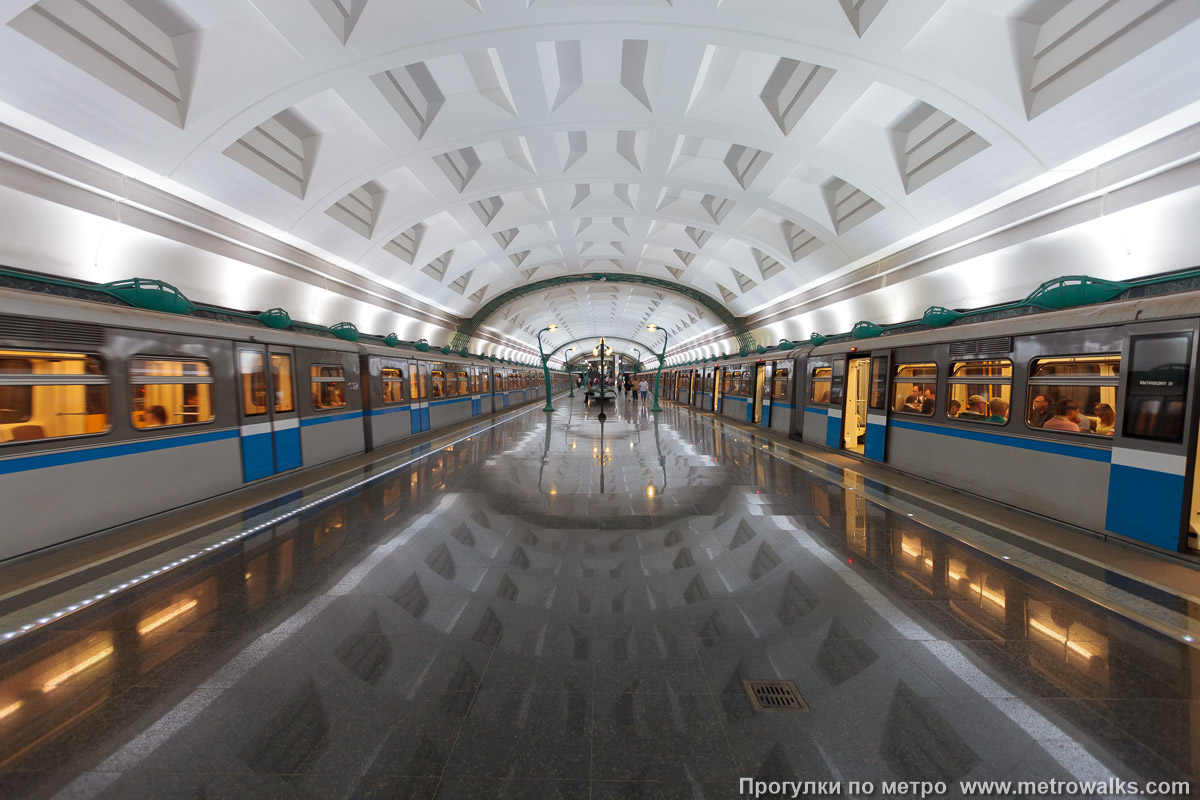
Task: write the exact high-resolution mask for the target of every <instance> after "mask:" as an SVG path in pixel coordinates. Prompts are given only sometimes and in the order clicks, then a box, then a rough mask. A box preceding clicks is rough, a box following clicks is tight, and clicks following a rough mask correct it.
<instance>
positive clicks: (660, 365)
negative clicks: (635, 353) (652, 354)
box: [646, 322, 668, 411]
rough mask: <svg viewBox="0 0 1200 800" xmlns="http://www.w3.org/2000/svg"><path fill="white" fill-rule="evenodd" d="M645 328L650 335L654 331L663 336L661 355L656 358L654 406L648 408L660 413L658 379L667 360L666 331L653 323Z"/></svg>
mask: <svg viewBox="0 0 1200 800" xmlns="http://www.w3.org/2000/svg"><path fill="white" fill-rule="evenodd" d="M646 327H647V328H649V329H650V332H651V333H654V332H655V331H662V335H663V349H662V355H660V356H659V357H658V372H656V373H654V405H652V406H650V410H651V411H662V409H661V408H659V407H658V378H659V376H660V375H662V368H663V364H664V363H666V360H667V338H668V336H667V330H666V328H660V327H658V326H657V325H655V324H654V323H653V322H651V323H650V324H649V325H647V326H646Z"/></svg>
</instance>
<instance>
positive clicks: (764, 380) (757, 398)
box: [750, 363, 771, 428]
mask: <svg viewBox="0 0 1200 800" xmlns="http://www.w3.org/2000/svg"><path fill="white" fill-rule="evenodd" d="M770 371H771V365H770V364H762V363H759V364H755V365H754V413H753V416H752V417H751V419H750V421H751V422H752V423H754V424H755V425H761V426H763V427H764V428H769V427H770V426H771V398H770V393H769V392H766V391H765V389H766V388H768V387H770V385H771V377H770V374H769V373H770Z"/></svg>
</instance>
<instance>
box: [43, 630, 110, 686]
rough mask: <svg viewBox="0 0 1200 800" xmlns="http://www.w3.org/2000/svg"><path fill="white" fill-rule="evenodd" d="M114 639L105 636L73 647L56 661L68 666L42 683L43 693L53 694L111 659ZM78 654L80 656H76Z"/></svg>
mask: <svg viewBox="0 0 1200 800" xmlns="http://www.w3.org/2000/svg"><path fill="white" fill-rule="evenodd" d="M113 652H114V650H113V644H112V637H111V636H105V637H99V638H98V639H92V640H89V641H87V642H85V643H84V644H82V645H78V646H76V647H73V648H71V649H69V650H67V651H65V652H64V653H63V655H62V656H60V657H59V658H57V659H54V660H55V661H58V662H61V663H65V664H67V665H68V666H67V667H66V669H63V670H61V671H59V672H56V673H55V674H54V675H52V676H50V677H49V678H47V679H46V680H45V681H44V682H43V683H42V691H43V692H45V693H47V694H48V693H50V692H53V691H54V690H55V689H57V688H58V687H59V686H61V685H62V684H64V683H66V682H67V681H69V680H70V679H71V678H74V677H75V676H76V675H79V674H80V673H83V672H85V671H87V670H89V669H91V668H92V667H94V666H96V665H97V664H99V663H101V662H102V661H105V660H106V659H108V658H110V657H111V656H112V654H113ZM75 653H78V655H75Z"/></svg>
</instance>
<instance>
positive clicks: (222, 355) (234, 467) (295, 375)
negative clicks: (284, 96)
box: [0, 290, 569, 558]
mask: <svg viewBox="0 0 1200 800" xmlns="http://www.w3.org/2000/svg"><path fill="white" fill-rule="evenodd" d="M0 307H3V309H4V313H2V314H0V497H4V498H9V499H12V498H20V511H19V513H18V515H17V516H18V520H13V519H12V518H11V517H10V520H9V521H10V522H13V523H16V524H9V525H7V526H6V529H5V532H4V535H3V537H0V558H7V557H10V556H16V555H21V554H24V553H28V552H32V551H34V550H38V549H40V548H43V547H48V546H51V545H55V544H58V543H60V542H63V541H67V540H69V539H72V538H75V537H77V536H80V535H84V534H88V533H92V532H94V531H98V530H103V529H107V528H110V527H113V526H117V525H121V524H124V523H127V522H130V521H132V520H136V519H141V518H143V517H146V516H149V515H152V514H156V513H159V512H162V511H166V510H168V509H172V508H177V507H179V506H183V505H186V504H189V503H194V502H197V501H200V500H204V499H207V498H210V497H213V496H216V495H219V494H222V493H225V492H229V491H232V490H234V489H238V488H240V487H242V486H244V485H246V484H248V483H252V482H255V481H259V480H262V479H265V478H268V477H270V476H272V475H276V474H279V473H283V472H288V471H291V470H295V469H299V468H305V467H312V466H316V465H319V464H324V463H327V462H329V461H332V460H334V459H338V458H342V457H345V456H350V455H354V454H356V453H362V452H365V451H368V450H372V449H375V448H379V447H382V446H384V445H388V444H392V443H394V442H399V441H402V440H403V439H405V438H409V437H412V436H415V435H417V434H420V433H422V432H425V431H430V430H437V429H439V428H444V427H446V426H449V425H452V424H454V423H457V422H461V421H464V420H469V419H472V418H477V417H482V416H484V415H488V414H494V413H497V412H500V411H503V410H504V409H507V408H511V407H515V406H517V405H520V404H522V403H526V402H529V401H532V400H536V399H541V398H543V397H544V395H545V381H544V377H543V374H542V372H541V370H533V369H528V368H519V367H515V366H507V365H505V366H500V365H493V364H491V363H490V362H489V363H485V364H471V363H467V362H466V361H465V360H458V361H456V360H451V357H439V356H434V355H432V354H428V353H420V352H418V351H417V350H415V349H412V348H407V347H387V346H385V345H377V344H365V343H362V342H348V341H343V340H341V339H339V338H336V337H335V336H333V335H330V334H327V335H325V336H320V335H317V334H316V333H296V332H292V331H286V330H274V329H272V328H268V327H265V326H263V327H251V326H249V325H246V324H237V323H229V322H223V321H216V320H212V319H203V318H198V317H195V316H177V315H172V314H164V313H155V312H149V311H141V310H136V309H132V308H127V307H124V306H115V305H105V304H100V303H93V302H82V301H79V300H75V299H68V298H64V297H55V296H47V295H43V294H36V293H30V292H21V291H13V290H0ZM568 380H569V378H568V376H567V375H566V374H565V373H557V372H556V373H553V375H552V383H553V386H554V389H553V390H554V391H558V390H559V389H562V390H565V389H566V388H567V382H568Z"/></svg>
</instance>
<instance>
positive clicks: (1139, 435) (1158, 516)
mask: <svg viewBox="0 0 1200 800" xmlns="http://www.w3.org/2000/svg"><path fill="white" fill-rule="evenodd" d="M1198 334H1200V330H1198V329H1197V323H1196V321H1195V320H1185V321H1173V322H1170V321H1166V322H1157V323H1153V322H1152V323H1144V324H1141V325H1133V326H1129V327H1128V328H1127V330H1126V332H1125V336H1124V337H1123V345H1124V347H1123V350H1124V355H1123V358H1122V369H1121V375H1120V385H1119V386H1118V388H1117V398H1118V400H1119V402H1120V405H1119V407H1118V408H1116V409H1115V410H1116V415H1117V424H1116V428H1115V430H1114V432H1113V436H1112V437H1111V438H1112V443H1113V444H1112V458H1111V462H1110V468H1109V470H1110V471H1109V482H1108V505H1107V508H1106V517H1105V528H1106V529H1107V530H1109V531H1110V532H1112V533H1115V534H1118V535H1120V536H1124V537H1127V538H1131V539H1134V540H1137V541H1140V542H1143V543H1146V544H1150V545H1152V546H1154V547H1159V548H1162V549H1164V550H1169V551H1173V552H1182V551H1185V550H1186V549H1187V547H1188V528H1189V526H1188V520H1189V518H1190V515H1191V514H1193V513H1195V511H1196V509H1195V508H1194V504H1195V503H1196V500H1195V498H1194V492H1195V481H1196V460H1197V453H1196V447H1197V427H1198V420H1197V416H1198V410H1197V402H1196V397H1197V385H1196V375H1197V369H1198V364H1197V358H1198V355H1197V350H1200V348H1198V347H1197V340H1198V338H1200V337H1198ZM1172 338H1176V339H1178V340H1180V342H1181V343H1182V344H1183V346H1184V347H1185V348H1186V356H1185V357H1184V360H1183V362H1182V364H1181V365H1178V366H1181V367H1182V368H1183V369H1176V370H1175V371H1174V372H1173V373H1170V374H1167V373H1163V372H1161V371H1157V372H1156V371H1155V370H1150V369H1147V367H1148V366H1149V365H1148V364H1147V363H1146V356H1149V355H1152V353H1151V351H1150V350H1149V346H1150V345H1151V344H1152V343H1155V342H1160V341H1162V340H1166V339H1172ZM1159 366H1160V367H1161V366H1167V365H1165V364H1160V365H1159ZM1172 366H1175V365H1172ZM1167 390H1170V391H1169V392H1167ZM1164 392H1167V393H1164ZM1152 397H1158V398H1159V399H1160V400H1163V401H1166V400H1168V399H1170V398H1176V397H1177V398H1178V399H1179V400H1180V401H1181V402H1182V406H1181V410H1182V413H1183V418H1182V420H1181V421H1180V424H1179V425H1178V426H1177V430H1176V431H1173V432H1172V434H1171V436H1170V437H1169V438H1147V437H1146V436H1145V435H1144V432H1142V431H1135V430H1133V429H1132V428H1133V426H1132V424H1131V416H1130V415H1131V414H1132V413H1135V412H1134V411H1133V409H1136V408H1138V407H1139V406H1140V404H1142V403H1144V402H1145V401H1146V399H1147V398H1152ZM1104 438H1109V437H1104Z"/></svg>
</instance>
